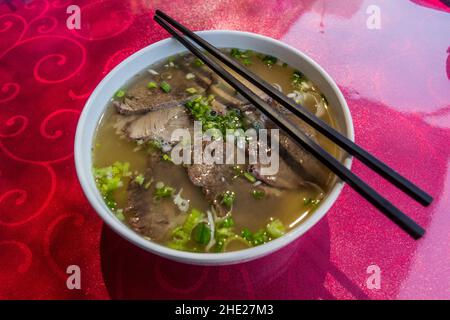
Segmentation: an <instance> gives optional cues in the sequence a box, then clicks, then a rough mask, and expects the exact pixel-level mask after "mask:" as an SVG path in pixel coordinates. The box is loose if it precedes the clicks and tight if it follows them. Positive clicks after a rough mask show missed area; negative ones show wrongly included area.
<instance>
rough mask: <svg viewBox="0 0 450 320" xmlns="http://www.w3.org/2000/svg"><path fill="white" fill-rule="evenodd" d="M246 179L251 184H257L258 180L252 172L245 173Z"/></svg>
mask: <svg viewBox="0 0 450 320" xmlns="http://www.w3.org/2000/svg"><path fill="white" fill-rule="evenodd" d="M243 175H244V177H245V179H247V180H248V181H250V182H251V183H254V182H256V178H255V176H254V175H252V174H251V173H250V172H244V173H243Z"/></svg>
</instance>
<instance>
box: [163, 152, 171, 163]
mask: <svg viewBox="0 0 450 320" xmlns="http://www.w3.org/2000/svg"><path fill="white" fill-rule="evenodd" d="M162 159H163V160H164V161H168V162H173V161H172V158H171V157H170V156H169V155H168V154H166V153H164V154H163V155H162Z"/></svg>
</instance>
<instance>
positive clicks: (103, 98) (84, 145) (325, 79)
mask: <svg viewBox="0 0 450 320" xmlns="http://www.w3.org/2000/svg"><path fill="white" fill-rule="evenodd" d="M198 34H199V35H201V36H202V37H203V38H204V39H205V40H206V41H209V42H210V43H212V44H213V45H215V46H216V47H221V48H241V49H251V50H254V51H257V52H261V53H264V54H268V55H272V56H276V57H278V58H279V59H281V60H283V61H285V62H286V63H288V64H289V65H291V66H293V67H295V68H297V69H298V70H300V71H301V72H302V73H304V74H305V75H306V76H307V77H308V78H309V79H311V80H312V81H313V82H314V83H315V84H317V86H318V87H319V88H320V90H321V91H322V93H323V94H324V95H325V96H326V97H327V100H328V102H329V104H330V111H331V113H332V115H333V116H334V117H335V119H336V122H337V123H338V124H339V126H340V127H339V128H338V130H340V131H341V132H342V133H343V134H345V135H346V136H347V137H348V138H350V139H351V140H353V139H354V132H353V124H352V119H351V115H350V110H349V109H348V106H347V103H346V101H345V99H344V97H343V95H342V93H341V91H340V90H339V88H338V87H337V85H336V84H335V83H334V81H333V80H332V79H331V77H330V76H329V75H328V74H327V73H326V72H325V71H324V70H323V69H322V68H321V67H320V66H319V65H318V64H317V63H316V62H314V61H313V60H312V59H311V58H309V57H308V56H306V55H305V54H303V53H301V52H300V51H298V50H296V49H294V48H292V47H290V46H288V45H286V44H284V43H282V42H280V41H278V40H274V39H272V38H268V37H265V36H261V35H258V34H254V33H248V32H239V31H225V30H224V31H222V30H217V31H202V32H198ZM184 51H186V49H185V48H184V47H183V46H182V45H181V44H179V43H178V42H177V41H176V40H174V39H172V38H169V39H165V40H162V41H159V42H157V43H154V44H152V45H150V46H148V47H145V48H143V49H142V50H139V51H138V52H136V53H135V54H133V55H132V56H130V57H129V58H127V59H126V60H124V61H123V62H122V63H120V64H119V65H118V66H117V67H115V68H114V69H113V70H112V71H111V72H110V73H109V74H108V75H107V76H106V77H105V78H104V79H103V80H102V81H101V82H100V84H99V85H98V86H97V88H96V89H95V90H94V92H93V93H92V94H91V96H90V98H89V99H88V101H87V102H86V105H85V107H84V109H83V112H82V114H81V117H80V120H79V122H78V126H77V132H76V137H75V164H76V170H77V174H78V179H79V180H80V183H81V186H82V188H83V191H84V193H85V195H86V197H87V198H88V200H89V202H90V203H91V205H92V206H93V207H94V209H95V210H96V211H97V212H98V214H99V215H100V217H101V218H102V219H103V220H104V221H105V222H106V223H107V224H108V226H109V227H111V228H112V229H113V230H114V231H116V232H117V233H118V234H119V235H121V236H122V237H124V238H125V239H127V240H128V241H130V242H131V243H134V244H135V245H137V246H139V247H141V248H143V249H145V250H148V251H150V252H152V253H155V254H157V255H160V256H163V257H166V258H169V259H172V260H176V261H179V262H184V263H189V264H198V265H224V264H233V263H239V262H244V261H249V260H252V259H256V258H258V257H262V256H264V255H267V254H269V253H271V252H273V251H275V250H277V249H280V248H281V247H283V246H285V245H287V244H288V243H290V242H292V241H293V240H295V239H296V238H298V237H300V236H301V235H302V234H304V233H305V232H306V231H308V230H309V229H310V228H311V227H312V226H314V225H315V224H316V223H317V222H318V221H319V220H320V219H322V217H323V216H324V215H325V214H326V213H327V211H328V210H329V209H330V208H331V206H332V205H333V203H334V202H335V201H336V199H337V197H338V195H339V193H340V192H341V190H342V187H343V183H342V182H337V183H336V185H335V186H334V187H333V188H332V189H331V191H330V192H329V194H328V195H327V197H326V198H325V199H324V200H323V201H322V202H321V204H320V206H319V207H318V208H317V209H316V211H315V212H314V213H313V214H312V215H311V216H310V217H309V218H308V219H306V220H305V221H304V222H303V223H301V224H299V225H298V226H297V227H296V228H294V229H293V230H291V231H290V232H288V233H287V234H286V235H284V236H282V237H280V238H278V239H275V240H273V241H270V242H268V243H266V244H264V245H261V246H257V247H253V248H249V249H245V250H241V251H236V252H226V253H191V252H183V251H178V250H173V249H170V248H168V247H165V246H162V245H159V244H157V243H154V242H151V241H148V240H145V239H144V238H142V237H141V236H139V235H138V234H137V233H135V232H134V231H133V230H131V229H130V228H128V227H127V226H126V225H125V224H123V223H122V222H121V221H120V220H118V219H117V218H116V217H115V216H114V215H113V214H112V213H111V211H110V210H109V209H108V207H107V206H106V205H105V203H104V201H103V199H102V197H101V195H100V193H99V191H98V190H97V188H96V185H95V181H94V178H93V175H92V144H93V138H94V134H95V130H96V127H97V124H98V122H99V120H100V117H101V116H102V114H103V112H104V110H105V107H106V106H107V104H108V101H109V100H110V99H111V97H112V96H113V95H114V93H115V92H116V91H117V90H118V89H119V88H121V87H122V86H123V85H124V84H125V83H126V82H127V81H128V80H129V79H131V78H132V77H133V76H134V75H135V74H137V73H138V72H139V71H141V70H143V69H145V68H147V67H148V66H149V65H151V64H153V63H155V62H157V61H159V60H161V59H163V58H166V57H168V56H171V55H174V54H177V53H180V52H184ZM341 161H342V162H343V163H344V164H345V166H346V167H347V168H350V166H351V157H349V156H348V155H347V154H342V155H341Z"/></svg>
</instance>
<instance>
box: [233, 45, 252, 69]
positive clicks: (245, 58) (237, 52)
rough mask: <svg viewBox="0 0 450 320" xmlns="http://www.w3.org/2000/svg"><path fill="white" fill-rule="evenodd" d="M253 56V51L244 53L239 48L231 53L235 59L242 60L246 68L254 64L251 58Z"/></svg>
mask: <svg viewBox="0 0 450 320" xmlns="http://www.w3.org/2000/svg"><path fill="white" fill-rule="evenodd" d="M252 54H253V52H252V51H251V50H246V51H242V50H239V49H237V48H233V49H231V51H230V55H231V56H232V57H233V58H235V59H240V60H241V61H242V63H243V64H244V65H246V66H248V65H250V64H251V63H252V61H251V59H250V56H251V55H252Z"/></svg>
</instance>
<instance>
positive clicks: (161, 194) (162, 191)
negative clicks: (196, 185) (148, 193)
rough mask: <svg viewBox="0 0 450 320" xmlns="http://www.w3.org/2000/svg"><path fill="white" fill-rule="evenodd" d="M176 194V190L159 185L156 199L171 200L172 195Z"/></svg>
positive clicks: (156, 190) (155, 195)
mask: <svg viewBox="0 0 450 320" xmlns="http://www.w3.org/2000/svg"><path fill="white" fill-rule="evenodd" d="M174 192H175V189H174V188H171V187H169V186H166V185H164V183H163V184H162V185H158V186H157V187H156V189H155V192H154V197H155V199H156V200H159V199H163V198H169V197H171V196H172V194H173V193H174Z"/></svg>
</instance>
